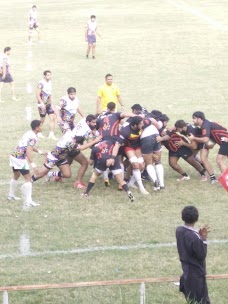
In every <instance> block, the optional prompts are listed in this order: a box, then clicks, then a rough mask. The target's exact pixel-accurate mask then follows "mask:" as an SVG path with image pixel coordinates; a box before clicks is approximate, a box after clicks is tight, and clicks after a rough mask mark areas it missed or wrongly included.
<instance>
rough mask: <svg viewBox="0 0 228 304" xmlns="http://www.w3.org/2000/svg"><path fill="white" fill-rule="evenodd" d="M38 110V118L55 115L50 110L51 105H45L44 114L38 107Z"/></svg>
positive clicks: (51, 109)
mask: <svg viewBox="0 0 228 304" xmlns="http://www.w3.org/2000/svg"><path fill="white" fill-rule="evenodd" d="M38 110H39V114H40V117H45V116H46V115H47V114H48V115H50V114H54V113H55V111H54V110H53V108H52V104H48V105H46V109H45V112H42V110H41V108H40V107H38Z"/></svg>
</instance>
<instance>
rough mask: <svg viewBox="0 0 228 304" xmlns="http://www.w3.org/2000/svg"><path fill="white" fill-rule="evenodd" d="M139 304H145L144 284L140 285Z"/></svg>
mask: <svg viewBox="0 0 228 304" xmlns="http://www.w3.org/2000/svg"><path fill="white" fill-rule="evenodd" d="M140 304H146V288H145V283H141V285H140Z"/></svg>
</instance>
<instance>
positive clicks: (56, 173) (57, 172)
mask: <svg viewBox="0 0 228 304" xmlns="http://www.w3.org/2000/svg"><path fill="white" fill-rule="evenodd" d="M58 174H59V171H52V172H48V174H47V176H48V177H54V176H59V175H58Z"/></svg>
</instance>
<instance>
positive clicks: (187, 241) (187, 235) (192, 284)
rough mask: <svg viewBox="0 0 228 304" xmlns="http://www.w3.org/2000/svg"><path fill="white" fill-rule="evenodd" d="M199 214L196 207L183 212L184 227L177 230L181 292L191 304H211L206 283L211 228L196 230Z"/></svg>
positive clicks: (186, 208) (190, 207)
mask: <svg viewBox="0 0 228 304" xmlns="http://www.w3.org/2000/svg"><path fill="white" fill-rule="evenodd" d="M198 218H199V212H198V210H197V208H196V207H194V206H186V207H185V208H184V209H183V210H182V220H183V221H184V226H179V227H178V228H177V229H176V239H177V249H178V253H179V257H180V261H181V265H182V270H183V274H182V275H181V277H180V292H183V294H184V296H185V298H186V300H187V303H189V304H197V303H198V304H210V303H211V302H210V299H209V296H208V290H207V282H206V261H205V260H206V256H207V236H208V232H209V226H208V225H205V226H204V227H203V228H201V229H200V230H199V231H197V230H196V229H195V228H194V225H195V223H196V222H197V221H198Z"/></svg>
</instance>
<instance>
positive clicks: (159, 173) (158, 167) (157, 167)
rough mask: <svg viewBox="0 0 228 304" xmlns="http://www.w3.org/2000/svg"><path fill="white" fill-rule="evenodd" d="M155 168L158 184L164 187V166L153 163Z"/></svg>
mask: <svg viewBox="0 0 228 304" xmlns="http://www.w3.org/2000/svg"><path fill="white" fill-rule="evenodd" d="M155 170H156V173H157V177H158V180H159V184H160V186H161V187H164V186H165V184H164V167H163V165H162V164H156V165H155Z"/></svg>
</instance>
